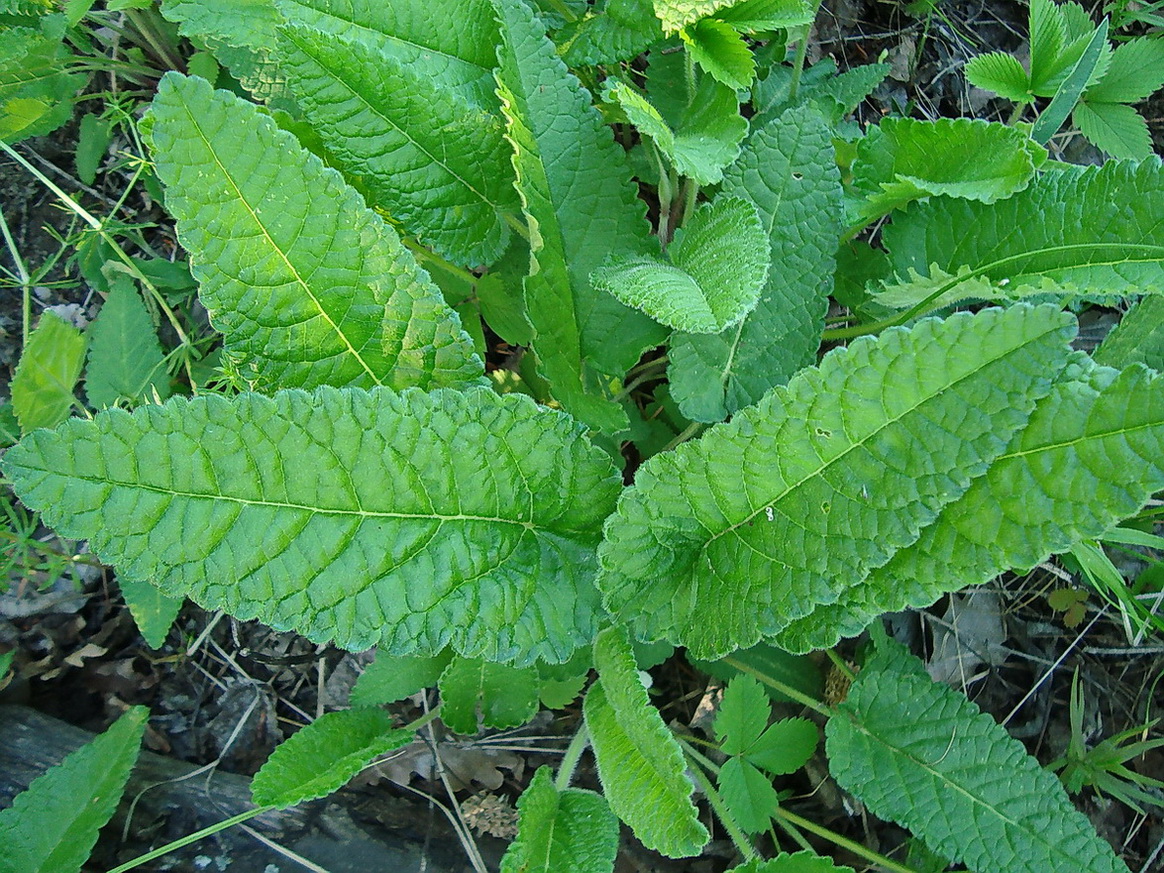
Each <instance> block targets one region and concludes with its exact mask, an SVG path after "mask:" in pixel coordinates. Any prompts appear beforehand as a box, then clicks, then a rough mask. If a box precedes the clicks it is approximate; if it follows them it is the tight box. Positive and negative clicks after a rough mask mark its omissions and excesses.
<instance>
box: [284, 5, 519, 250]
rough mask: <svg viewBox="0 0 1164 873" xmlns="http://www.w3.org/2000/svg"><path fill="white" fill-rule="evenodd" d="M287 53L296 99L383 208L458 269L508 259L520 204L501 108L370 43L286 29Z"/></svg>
mask: <svg viewBox="0 0 1164 873" xmlns="http://www.w3.org/2000/svg"><path fill="white" fill-rule="evenodd" d="M457 20H458V19H453V21H457ZM279 48H280V51H279V55H280V60H281V64H282V66H283V68H284V69H285V70H286V71H287V73H288V82H289V87H290V89H291V91H292V93H294V95H295V97H296V100H297V101H298V102H299V104H300V105H301V106H302V107H303V108H304V111H305V113H306V115H307V117H308V119H309V120H310V121H311V122H312V124H313V126H314V128H315V130H316V131H317V132H318V133H319V135H320V136H321V137H322V138H323V140H324V142H325V143H326V144H327V146H328V149H329V152H330V153H331V154H333V155H334V156H335V157H336V159H337V160H338V161H339V162H340V163H341V164H342V165H343V166H344V168H345V169H346V170H348V171H349V172H351V173H355V174H357V175H358V176H360V178H362V179H363V180H364V183H365V184H366V185H367V186H368V189H369V190H370V191H371V192H372V195H373V197H374V199H375V201H376V205H378V206H381V207H383V208H384V209H386V210H387V211H388V212H389V213H391V214H392V216H393V217H394V218H396V219H398V220H399V221H401V222H402V223H403V224H404V226H405V227H406V228H408V230H409V231H410V232H411V233H412V234H414V235H415V236H417V237H418V238H419V239H420V241H421V242H423V243H425V244H427V245H429V246H431V247H432V248H434V249H435V250H436V251H437V252H439V253H440V254H442V255H444V256H445V257H447V258H449V259H451V260H453V261H454V262H456V263H460V264H484V263H489V262H491V261H493V260H494V259H496V258H497V257H498V256H500V255H501V254H502V252H504V251H505V248H506V246H507V245H508V242H509V228H508V227H507V225H506V224H505V218H504V215H505V213H507V212H516V211H517V209H518V202H517V193H516V192H515V191H514V189H513V166H512V163H511V161H510V153H509V145H508V143H506V141H505V139H504V137H503V126H502V121H501V117H500V107H498V106H494V107H493V110H494V111H493V112H488V111H486V110H484V109H481V108H478V107H476V106H474V105H472V104H471V103H469V102H468V101H466V100H465V99H464V98H463V97H461V96H460V94H458V93H457V91H455V90H453V89H451V88H448V89H446V88H440V87H438V86H437V85H436V84H435V83H434V82H433V81H432V80H431V79H429V78H427V77H426V75H425V73H424V71H423V65H420V67H419V69H418V68H417V67H414V66H413V65H411V64H406V63H401V62H400V61H398V60H397V59H396V58H394V57H392V56H391V55H386V54H383V53H381V52H380V51H377V50H376V49H374V48H372V47H370V46H368V45H367V44H366V42H364V41H363V40H358V39H349V38H344V37H339V36H336V35H335V34H331V33H326V32H324V31H321V30H315V29H313V28H308V27H304V26H301V25H294V24H287V25H284V26H283V27H281V28H280V30H279Z"/></svg>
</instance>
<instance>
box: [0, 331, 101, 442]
mask: <svg viewBox="0 0 1164 873" xmlns="http://www.w3.org/2000/svg"><path fill="white" fill-rule="evenodd" d="M84 363H85V337H84V336H82V335H81V332H80V331H79V330H77V329H76V328H75V327H73V326H72V325H71V324H69V323H68V322H66V321H65V320H63V319H62V318H60V317H59V316H57V315H56V314H55V313H53V312H46V313H45V314H44V315H42V316H41V318H40V324H38V325H37V326H36V330H34V331H33V332H32V333H31V334H30V335H29V337H28V345H27V346H25V347H24V351H23V352H21V354H20V363H19V364H17V365H16V372H15V373H14V374H13V375H12V410H13V412H15V413H16V420H17V421H19V422H20V429H21V430H22V431H23V432H24V433H28V432H30V431H33V430H36V429H37V428H38V427H56V426H57V425H58V424H60V423H61V422H62V421H64V420H65V419H66V418H68V417H69V412H70V410H72V408H73V389H74V388H75V387H76V385H77V379H79V378H80V376H81V367H82V366H83V365H84Z"/></svg>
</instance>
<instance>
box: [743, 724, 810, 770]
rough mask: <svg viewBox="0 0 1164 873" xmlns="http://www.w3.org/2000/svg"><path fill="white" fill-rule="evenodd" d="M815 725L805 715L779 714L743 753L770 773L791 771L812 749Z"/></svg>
mask: <svg viewBox="0 0 1164 873" xmlns="http://www.w3.org/2000/svg"><path fill="white" fill-rule="evenodd" d="M817 739H818V736H817V731H816V725H815V724H813V723H812V722H811V721H809V720H808V719H806V718H782V719H780V720H779V721H776V722H773V723H772V724H770V725H768V729H767V730H766V731H764V735H763V736H762V737H760V739H759V740H757V741H756V743H755V744H754V745H753V746H752V747H751V748H750V749H748V750H747V752H745V753H744V757H745V758H746V759H747V760H748V761H751V762H752V763H753V764H755V765H756V766H757V767H761V768H763V769H764V770H767V771H768V772H769V773H771V774H773V775H774V776H784V775H787V774H788V773H795V772H796V771H797V770H799V769H800V768H801V767H803V766H804V765H805V763H807V761H808V759H809V758H811V757H812V753H813V752H815V751H816V743H817Z"/></svg>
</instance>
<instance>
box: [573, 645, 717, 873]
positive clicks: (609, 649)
mask: <svg viewBox="0 0 1164 873" xmlns="http://www.w3.org/2000/svg"><path fill="white" fill-rule="evenodd" d="M594 665H595V666H596V667H597V668H598V676H599V681H598V682H596V683H595V684H594V685H592V686H591V687H590V690H589V691H588V692H587V694H586V700H585V702H584V704H583V710H584V712H585V715H586V727H587V728H588V729H589V731H590V741H591V744H592V745H593V747H594V756H595V758H596V760H597V762H598V776H599V778H600V779H601V780H602V787H603V790H604V792H605V794H606V799H607V800H608V801H609V802H610V808H611V809H613V810H614V812H615V813H616V814H617V815H618V817H619V818H621V819H622V820H623V821H625V822H626V823H627V824H629V825H630V826H631V827H632V828H633V829H634V832H635V836H637V837H638V838H639V839H640V840H641V841H642V842H643V845H645V846H647V847H648V848H651V849H654V850H655V851H657V852H661V853H663V854H664V855H667V856H668V857H671V858H681V857H686V856H688V855H694V854H696V853H698V852H699V850H700V849H701V848H703V846H704V845H705V844H706V843H707V840H708V833H707V829H706V828H704V827H703V825H702V824H700V822H699V816H698V814H697V812H696V809H695V806H694V804H692V802H691V792H692V786H691V783H690V782H688V781H687V777H686V775H684V774H685V769H686V765H685V764H684V761H683V753H682V751H680V749H679V744H678V743H677V742H676V741H675V738H674V737H673V736H671V732H670V731H668V730H667V726H666V725H664V724H663V719H662V716H660V715H659V711H658V710H657V709H655V708H654V707H653V706H651V703H650V700H648V698H647V690H646V689H645V688H644V687H643V684H642V682H641V680H640V679H639V674H638V668H637V666H636V665H635V658H634V653H633V652H632V650H631V646H630V642H629V641H628V639H627V636H626V632H625V631H624V630H623V629H622V628H621V627H618V626H615V627H611V628H607V629H606V630H604V631H603V632H602V633H600V634H599V635H598V639H597V641H596V642H595V644H594Z"/></svg>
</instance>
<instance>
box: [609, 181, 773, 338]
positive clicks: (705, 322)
mask: <svg viewBox="0 0 1164 873" xmlns="http://www.w3.org/2000/svg"><path fill="white" fill-rule="evenodd" d="M764 230H765V228H764V226H763V224H761V222H760V215H759V213H758V212H757V211H756V207H755V206H753V205H752V203H751V202H750V201H748V200H744V199H742V198H739V197H717V198H716V199H715V201H714V202H712V203H710V204H705V205H704V206H701V207H700V208H698V209H697V210H696V211H695V213H694V214H693V215H692V216H691V220H690V222H688V224H687V225H685V226H684V227H683V228H681V229H680V231H679V233H678V234H676V237H675V240H674V241H673V242H672V244H671V247H670V248H669V249H668V250H667V256H668V258H669V260H670V263H666V262H664V261H660V260H657V259H654V258H641V259H636V260H629V261H622V260H615V261H612V262H611V263H610V264H607V265H604V266H602V267H599V268H598V269H597V270H595V271H594V273H593V275H592V276H591V277H590V278H591V281H592V282H593V283H594V285H595V287H597V288H601V289H603V290H606V291H609V292H610V293H611V294H613V295H614V296H615V297H617V298H618V299H619V300H621V301H622V302H623V303H626V304H628V305H630V306H634V307H636V308H638V309H641V310H643V311H644V312H646V313H647V314H648V315H650V316H651V317H652V318H654V319H655V320H656V321H659V322H661V323H663V324H666V325H670V326H671V327H674V328H676V329H677V330H683V331H687V332H690V333H717V332H719V331H722V330H724V329H726V328H727V327H728V325H731V324H734V323H736V322H738V321H740V320H741V319H742V318H743V317H744V316H745V315H747V314H748V313H749V312H750V311H751V310H752V309H754V308H755V306H756V301H757V300H758V299H759V296H760V289H761V288H762V287H763V285H764V281H765V279H767V278H768V237H767V234H766V233H765V232H764Z"/></svg>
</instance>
